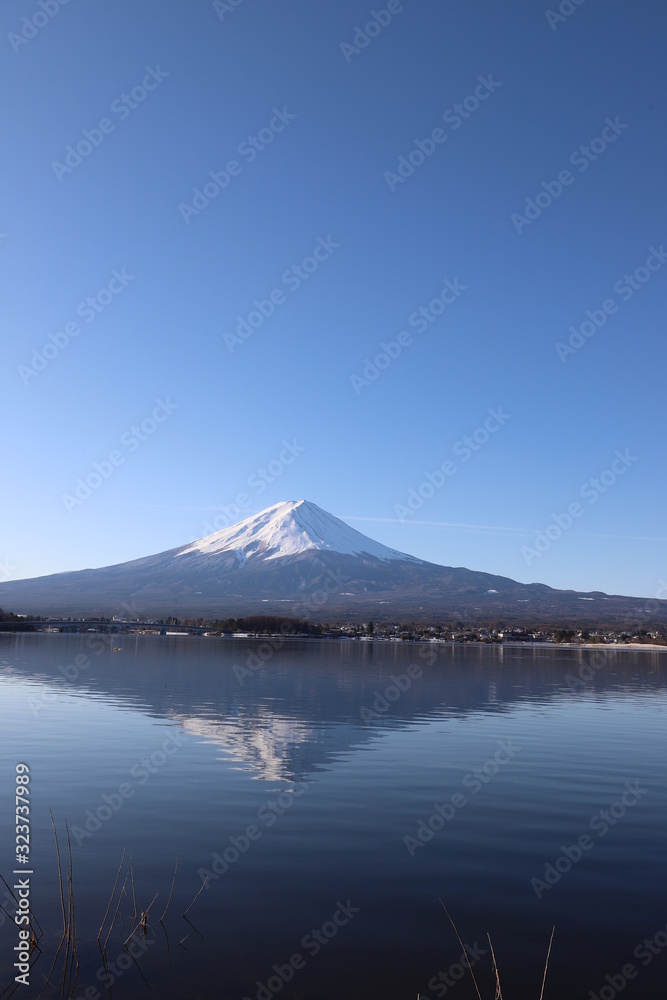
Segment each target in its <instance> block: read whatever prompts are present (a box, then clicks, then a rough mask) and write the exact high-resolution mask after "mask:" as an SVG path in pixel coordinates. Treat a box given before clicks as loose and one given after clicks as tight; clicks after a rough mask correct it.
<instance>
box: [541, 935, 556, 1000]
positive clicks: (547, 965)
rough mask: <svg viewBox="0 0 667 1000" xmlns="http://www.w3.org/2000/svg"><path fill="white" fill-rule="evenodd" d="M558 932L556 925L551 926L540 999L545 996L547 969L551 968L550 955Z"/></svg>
mask: <svg viewBox="0 0 667 1000" xmlns="http://www.w3.org/2000/svg"><path fill="white" fill-rule="evenodd" d="M555 933H556V925H555V924H554V925H553V927H552V928H551V937H550V938H549V950H548V951H547V960H546V962H545V964H544V976H543V977H542V989H541V990H540V1000H542V997H543V996H544V984H545V983H546V981H547V969H548V968H549V956H550V955H551V945H552V944H553V939H554V934H555Z"/></svg>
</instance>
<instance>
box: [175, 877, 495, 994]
mask: <svg viewBox="0 0 667 1000" xmlns="http://www.w3.org/2000/svg"><path fill="white" fill-rule="evenodd" d="M207 884H208V875H207V876H206V878H205V879H204V881H203V882H202V884H201V888H200V889H199V892H198V893H197V894H196V896H195V898H194V899H193V900H192V902H191V903H190V905H189V906H188V908H187V910H186V911H185V913H184V914H183V916H184V917H186V916H187V915H188V913H189V912H190V910H191V909H192V907H193V906H194V905H195V903H196V902H197V899H198V897H199V895H200V894H201V893H202V892H203V890H204V889H205V888H206V886H207ZM480 1000H482V998H481V997H480Z"/></svg>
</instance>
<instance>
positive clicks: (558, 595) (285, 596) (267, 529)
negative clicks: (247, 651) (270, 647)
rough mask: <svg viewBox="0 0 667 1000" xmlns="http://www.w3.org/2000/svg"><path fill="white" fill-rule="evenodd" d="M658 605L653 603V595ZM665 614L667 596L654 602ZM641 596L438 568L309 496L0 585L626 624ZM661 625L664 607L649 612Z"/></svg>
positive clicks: (88, 599) (81, 600) (289, 610)
mask: <svg viewBox="0 0 667 1000" xmlns="http://www.w3.org/2000/svg"><path fill="white" fill-rule="evenodd" d="M653 603H656V602H653ZM658 603H659V605H660V607H661V608H665V609H667V602H665V601H661V602H658ZM645 605H646V602H645V601H642V600H640V599H638V598H630V597H618V596H608V595H606V594H602V593H591V594H580V593H577V592H575V591H561V590H554V589H552V588H551V587H547V586H544V585H543V584H521V583H517V582H516V581H514V580H510V579H508V578H507V577H500V576H493V575H491V574H488V573H482V572H476V571H473V570H468V569H465V568H462V567H457V568H454V567H447V566H438V565H436V564H434V563H430V562H425V561H423V560H421V559H416V558H415V557H414V556H410V555H406V554H405V553H402V552H398V551H396V550H395V549H391V548H388V547H387V546H385V545H381V544H380V543H379V542H376V541H374V540H373V539H371V538H368V537H367V536H366V535H363V534H362V533H361V532H359V531H355V530H354V529H353V528H351V527H349V525H347V524H345V523H344V522H343V521H341V520H339V519H338V518H336V517H334V516H333V515H331V514H329V513H327V512H326V511H324V510H322V509H321V508H320V507H317V506H316V505H315V504H313V503H309V502H308V501H305V500H300V501H288V502H284V503H279V504H274V505H273V506H271V507H268V508H267V509H266V510H264V511H261V512H260V513H259V514H255V515H252V516H251V517H248V518H246V519H245V520H244V521H241V522H240V523H239V524H236V525H232V527H230V528H225V529H224V530H222V531H218V532H215V533H214V534H212V535H208V536H206V537H205V538H202V539H200V540H199V541H197V542H193V543H191V544H188V545H183V546H180V547H178V548H175V549H170V550H168V551H166V552H160V553H157V554H156V555H152V556H147V557H145V558H142V559H135V560H133V561H131V562H126V563H119V564H117V565H115V566H106V567H103V568H101V569H87V570H79V571H77V572H71V573H56V574H54V575H52V576H46V577H37V578H35V579H32V580H16V581H10V582H7V583H2V584H0V607H3V608H5V609H11V610H13V611H16V612H18V613H24V614H26V613H27V614H31V613H32V614H48V615H64V616H70V615H71V616H74V617H76V616H86V617H90V616H95V615H104V616H112V615H118V616H120V617H133V616H137V615H145V616H148V617H164V616H168V615H173V616H176V617H180V618H182V617H187V616H190V617H192V616H203V617H220V618H226V617H229V616H234V617H237V616H239V615H245V614H256V613H262V612H263V613H271V614H275V613H279V614H283V615H299V616H301V617H306V618H312V619H316V620H320V621H322V620H324V621H326V620H329V621H333V620H340V619H348V620H363V619H365V618H368V617H372V618H373V619H375V620H394V621H395V620H397V619H398V620H403V621H407V620H415V619H421V620H449V621H455V620H457V619H461V620H463V621H468V622H476V621H480V622H483V621H489V620H490V619H495V620H497V619H504V620H506V621H507V622H517V621H521V622H525V623H529V622H541V623H544V624H548V623H559V624H563V623H566V622H570V623H577V622H588V623H591V624H595V623H600V624H618V623H624V622H627V623H628V624H633V623H636V622H638V621H644V622H645V621H646V616H645V615H644V616H643V617H642V614H643V612H642V609H643V608H644V606H645ZM658 620H659V623H660V624H664V623H667V610H665V611H662V610H661V611H659V613H656V614H653V615H652V616H651V622H652V624H656V623H658Z"/></svg>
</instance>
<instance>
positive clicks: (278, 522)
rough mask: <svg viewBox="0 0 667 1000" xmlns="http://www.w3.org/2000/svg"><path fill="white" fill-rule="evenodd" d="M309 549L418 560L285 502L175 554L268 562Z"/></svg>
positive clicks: (318, 511)
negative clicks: (229, 556) (233, 555)
mask: <svg viewBox="0 0 667 1000" xmlns="http://www.w3.org/2000/svg"><path fill="white" fill-rule="evenodd" d="M312 549H318V550H320V551H325V552H337V553H340V554H342V555H369V556H374V557H375V558H376V559H386V560H389V559H405V560H409V561H410V562H412V563H421V559H415V558H414V556H409V555H406V554H405V553H404V552H397V551H396V550H395V549H390V548H388V547H387V546H386V545H381V544H380V542H375V541H373V539H372V538H368V537H367V536H366V535H363V534H362V533H361V532H360V531H355V530H354V528H350V526H349V525H347V524H345V523H344V521H340V520H339V519H338V518H337V517H334V516H333V514H328V513H327V512H326V511H325V510H322V508H321V507H318V506H317V505H316V504H314V503H310V502H309V501H307V500H286V501H283V502H282V503H277V504H274V505H273V506H272V507H267V508H266V510H263V511H260V513H259V514H254V515H252V517H248V518H246V519H245V521H241V522H239V523H238V524H233V525H232V526H231V527H229V528H223V529H222V531H216V532H215V533H214V534H212V535H207V536H206V537H205V538H200V539H199V541H197V542H193V543H192V545H187V546H186V547H185V548H183V549H182V550H181V551H180V552H179V553H178V555H179V556H184V555H190V554H194V553H198V554H199V555H206V556H209V555H218V554H219V553H222V552H230V553H236V552H242V553H243V555H244V556H245V558H246V559H252V558H253V557H254V558H257V557H258V556H260V557H262V558H263V559H264V560H269V559H278V558H283V557H284V556H295V555H300V554H301V553H303V552H307V551H309V550H312Z"/></svg>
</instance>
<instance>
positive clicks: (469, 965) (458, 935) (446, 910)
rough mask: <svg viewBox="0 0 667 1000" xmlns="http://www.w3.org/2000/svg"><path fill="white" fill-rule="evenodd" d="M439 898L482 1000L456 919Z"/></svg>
mask: <svg viewBox="0 0 667 1000" xmlns="http://www.w3.org/2000/svg"><path fill="white" fill-rule="evenodd" d="M438 899H439V901H440V906H441V907H442V908H443V910H444V911H445V913H446V914H447V919H448V920H449V922H450V924H451V925H452V927H453V928H454V933H455V934H456V936H457V938H458V940H459V944H460V945H461V947H462V948H463V954H464V955H465V957H466V962H467V963H468V968H469V969H470V975H471V976H472V981H473V983H474V984H475V989H476V991H477V996H478V998H479V1000H482V994H481V993H480V992H479V986H478V985H477V980H476V979H475V973H474V972H473V971H472V965H471V964H470V959H469V958H468V952H467V950H466V946H465V945H464V943H463V941H462V940H461V935H460V934H459V932H458V929H457V927H456V924H455V923H454V921H453V920H452V918H451V917H450V915H449V910H448V909H447V907H446V906H445V904H444V903H443V901H442V900H441V899H440V897H439V896H438Z"/></svg>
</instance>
